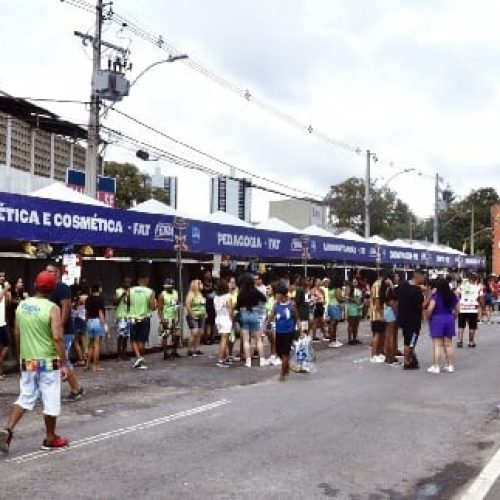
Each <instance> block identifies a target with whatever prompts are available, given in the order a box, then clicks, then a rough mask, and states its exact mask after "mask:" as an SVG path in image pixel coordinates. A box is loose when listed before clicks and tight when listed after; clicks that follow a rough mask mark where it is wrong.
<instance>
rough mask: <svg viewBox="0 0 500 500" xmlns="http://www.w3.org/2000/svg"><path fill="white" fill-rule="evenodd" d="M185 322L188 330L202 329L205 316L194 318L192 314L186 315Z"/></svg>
mask: <svg viewBox="0 0 500 500" xmlns="http://www.w3.org/2000/svg"><path fill="white" fill-rule="evenodd" d="M186 322H187V324H188V328H189V329H190V330H203V328H205V318H204V317H203V316H202V317H201V318H194V317H193V316H189V315H188V316H186Z"/></svg>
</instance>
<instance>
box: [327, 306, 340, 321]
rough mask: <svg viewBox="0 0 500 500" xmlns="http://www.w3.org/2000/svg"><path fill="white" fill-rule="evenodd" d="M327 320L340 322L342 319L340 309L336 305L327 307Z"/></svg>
mask: <svg viewBox="0 0 500 500" xmlns="http://www.w3.org/2000/svg"><path fill="white" fill-rule="evenodd" d="M328 319H329V320H333V321H340V320H341V319H342V308H341V307H340V306H338V305H332V306H328Z"/></svg>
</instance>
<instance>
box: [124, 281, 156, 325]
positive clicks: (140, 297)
mask: <svg viewBox="0 0 500 500" xmlns="http://www.w3.org/2000/svg"><path fill="white" fill-rule="evenodd" d="M153 293H154V292H153V290H151V288H148V287H147V286H133V287H132V288H131V289H130V309H129V311H128V317H129V318H135V319H138V318H145V317H147V316H150V314H151V307H150V300H151V296H152V295H153Z"/></svg>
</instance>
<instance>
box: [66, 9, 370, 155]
mask: <svg viewBox="0 0 500 500" xmlns="http://www.w3.org/2000/svg"><path fill="white" fill-rule="evenodd" d="M63 1H65V2H66V3H68V4H70V5H73V6H75V7H78V8H81V9H83V10H85V11H87V12H94V11H95V7H93V6H92V5H91V4H90V3H88V2H86V1H84V0H63ZM107 20H108V21H110V22H113V23H115V24H118V25H119V26H120V27H121V28H123V29H127V30H128V31H129V32H130V33H132V34H134V35H135V36H137V37H139V38H141V39H143V40H145V41H147V42H149V43H151V44H152V45H155V46H156V47H158V48H159V49H160V50H163V51H164V52H167V53H169V54H172V55H181V54H182V52H181V51H180V50H179V49H177V47H175V45H174V44H173V43H172V42H170V41H169V40H167V39H166V38H165V37H164V36H163V35H161V34H154V33H153V32H152V31H151V30H149V29H147V28H144V27H142V26H140V25H139V24H138V23H136V22H134V21H131V20H129V19H127V18H125V17H124V16H122V15H121V14H119V13H118V12H115V11H114V10H112V9H111V10H110V11H109V12H108V15H107ZM182 62H183V63H184V64H186V65H187V66H188V67H190V68H191V69H192V70H194V71H196V72H198V73H200V74H201V75H203V76H205V77H206V78H208V79H210V80H212V81H213V82H214V83H216V84H218V85H219V86H221V87H223V88H225V89H227V90H229V91H231V92H232V93H234V94H236V95H237V96H239V97H241V98H244V99H245V100H247V101H248V102H251V103H253V104H255V105H256V106H258V107H259V108H261V109H263V110H264V111H267V112H268V113H270V114H272V115H274V116H275V117H277V118H279V119H280V120H282V121H285V122H286V123H288V124H289V125H292V126H294V127H296V128H298V129H300V130H302V131H304V132H307V133H309V134H310V135H314V136H316V137H317V138H319V139H321V140H322V141H324V142H326V143H328V144H330V145H333V146H335V147H337V148H340V149H343V150H344V151H347V152H349V153H357V154H359V153H360V152H361V149H360V148H359V147H357V146H354V145H352V144H349V143H348V142H346V141H343V140H340V139H336V138H333V137H331V136H329V135H328V134H326V133H324V132H322V131H320V130H319V129H316V128H315V127H313V126H312V125H311V124H308V123H304V122H302V121H300V120H298V119H296V118H294V117H293V116H291V115H290V114H288V113H286V112H284V111H282V110H280V109H279V108H277V107H275V106H273V105H271V104H269V103H267V102H265V101H264V100H262V99H259V98H257V97H255V96H254V95H253V94H252V93H251V92H250V91H249V90H248V89H246V88H244V87H242V86H240V85H238V84H235V83H233V82H231V81H229V80H228V79H226V78H225V77H223V76H221V75H219V74H218V73H216V72H215V71H213V70H211V69H209V68H207V67H206V66H205V65H204V64H203V63H201V62H200V61H198V60H197V59H195V58H193V57H190V58H189V59H185V60H183V61H182Z"/></svg>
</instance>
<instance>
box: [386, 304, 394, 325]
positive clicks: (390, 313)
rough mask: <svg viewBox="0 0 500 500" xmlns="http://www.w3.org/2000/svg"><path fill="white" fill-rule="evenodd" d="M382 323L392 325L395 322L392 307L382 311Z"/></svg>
mask: <svg viewBox="0 0 500 500" xmlns="http://www.w3.org/2000/svg"><path fill="white" fill-rule="evenodd" d="M384 321H385V322H386V323H394V322H395V321H396V314H395V312H394V309H393V308H392V307H386V308H385V311H384Z"/></svg>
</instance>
